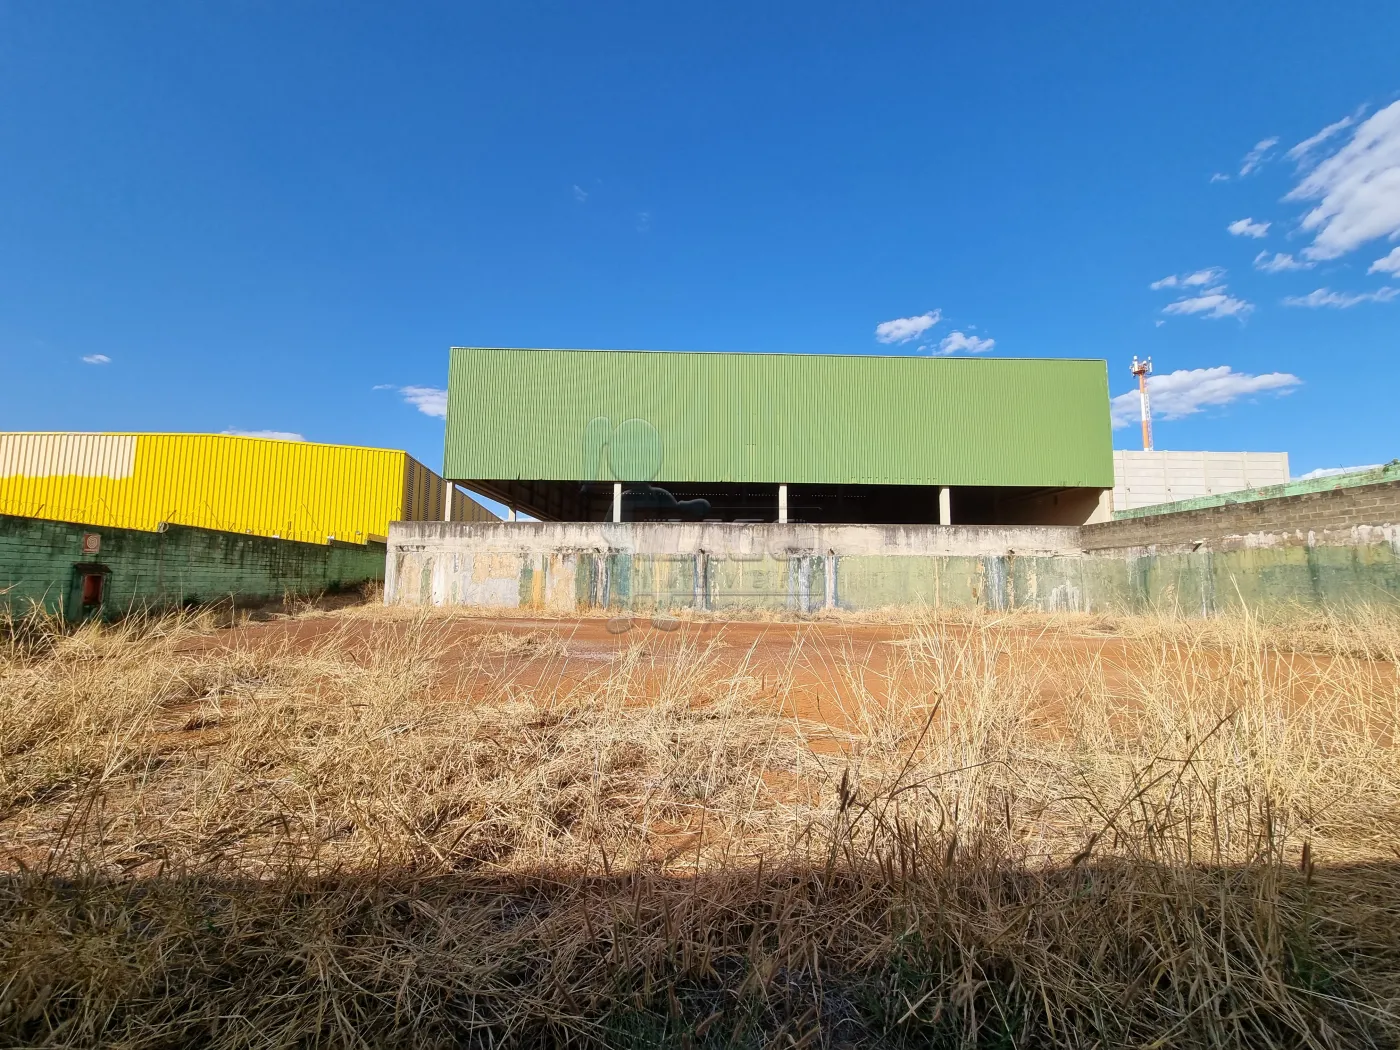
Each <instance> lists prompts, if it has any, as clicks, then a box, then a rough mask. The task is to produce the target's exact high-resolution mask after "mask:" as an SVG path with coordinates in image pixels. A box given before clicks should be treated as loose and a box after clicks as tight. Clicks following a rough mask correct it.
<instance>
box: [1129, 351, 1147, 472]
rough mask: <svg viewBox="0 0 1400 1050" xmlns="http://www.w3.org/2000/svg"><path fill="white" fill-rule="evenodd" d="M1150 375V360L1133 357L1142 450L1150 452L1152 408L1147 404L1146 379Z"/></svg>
mask: <svg viewBox="0 0 1400 1050" xmlns="http://www.w3.org/2000/svg"><path fill="white" fill-rule="evenodd" d="M1151 374H1152V358H1150V357H1147V358H1144V359H1143V360H1141V361H1139V360H1138V359H1137V355H1136V354H1134V355H1133V375H1135V376H1137V377H1138V397H1140V398H1141V399H1142V450H1143V451H1144V452H1151V451H1152V408H1151V406H1150V405H1149V404H1148V403H1147V377H1148V376H1150V375H1151Z"/></svg>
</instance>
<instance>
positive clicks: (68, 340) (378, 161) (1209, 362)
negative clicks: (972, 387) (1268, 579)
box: [0, 2, 1400, 474]
mask: <svg viewBox="0 0 1400 1050" xmlns="http://www.w3.org/2000/svg"><path fill="white" fill-rule="evenodd" d="M1397 54H1400V5H1396V4H1395V3H1393V2H1386V3H1370V2H1357V3H1348V4H1340V5H1330V4H1329V5H1323V4H1293V3H1270V4H1262V3H1260V4H1250V5H1216V4H1210V5H1206V4H1185V3H1183V4H1176V5H1166V6H1161V5H1159V6H1158V7H1155V8H1151V9H1149V8H1147V7H1144V6H1142V5H1129V4H1109V3H1103V4H1093V5H1077V6H1068V7H1066V6H1061V5H1045V4H1028V3H1027V4H977V5H948V4H942V5H879V4H873V5H855V4H839V5H826V4H821V3H812V2H808V3H802V4H797V3H772V4H762V5H755V4H752V3H742V4H741V3H709V4H703V5H685V6H684V7H682V6H681V5H675V4H641V3H634V4H591V5H584V4H572V3H570V4H565V3H558V4H531V3H512V4H492V5H484V4H483V5H468V4H462V3H458V4H444V5H432V4H414V5H387V4H384V5H378V6H375V5H368V4H340V3H337V4H331V3H314V2H294V3H280V2H279V3H271V2H267V3H258V2H240V3H224V4H216V3H198V4H196V3H190V4H173V3H164V4H142V3H136V2H126V3H121V4H96V3H93V4H80V3H60V2H55V3H44V4H18V3H9V2H0V380H2V381H0V429H5V430H13V429H81V430H99V429H106V430H175V431H182V430H198V431H223V430H246V431H261V430H267V431H280V432H290V433H297V434H301V435H304V436H305V437H306V438H307V439H310V440H321V441H337V442H346V443H354V444H369V445H379V446H389V447H402V448H407V449H408V450H409V451H411V452H412V453H414V454H415V455H416V456H418V457H419V458H421V459H422V460H424V461H425V462H426V463H428V464H429V465H430V466H433V467H435V468H436V467H439V466H440V465H441V462H442V445H441V440H442V439H441V434H442V424H441V420H440V419H439V418H436V417H435V416H433V415H431V414H428V413H430V412H433V411H436V410H438V409H439V408H440V404H441V399H440V398H439V397H436V396H435V395H434V393H433V392H434V391H435V390H437V389H439V388H441V387H442V386H443V385H444V382H445V379H446V370H447V349H448V347H450V346H452V345H454V344H457V345H461V344H475V345H506V346H552V347H561V346H563V347H624V348H651V349H711V350H763V351H782V352H821V353H928V354H932V353H940V352H945V351H946V352H956V353H964V354H965V353H985V354H992V355H1007V356H1029V357H1043V356H1048V357H1054V356H1077V357H1102V358H1106V359H1107V360H1108V362H1109V369H1110V378H1111V385H1112V390H1113V393H1115V394H1121V393H1123V392H1125V391H1129V390H1131V389H1132V387H1133V379H1132V377H1131V376H1130V375H1129V374H1128V364H1129V361H1130V360H1131V358H1132V357H1133V355H1134V354H1138V355H1151V356H1152V357H1153V359H1154V362H1155V364H1156V367H1157V371H1158V379H1157V384H1158V386H1157V387H1156V388H1155V390H1156V394H1157V397H1156V401H1157V405H1158V407H1159V414H1158V422H1157V445H1158V447H1162V448H1182V449H1186V448H1195V449H1200V448H1204V449H1249V450H1264V451H1272V450H1283V451H1287V452H1288V453H1290V455H1291V458H1292V466H1293V470H1294V473H1295V474H1298V473H1303V472H1305V471H1308V470H1312V469H1315V468H1319V467H1330V466H1340V465H1353V464H1363V463H1375V462H1380V461H1383V460H1387V459H1390V458H1391V457H1394V456H1396V455H1400V440H1398V439H1397V436H1398V435H1400V429H1398V428H1397V427H1396V423H1395V419H1396V412H1395V401H1396V393H1397V387H1398V386H1400V384H1397V381H1396V365H1395V363H1394V357H1395V351H1396V349H1397V344H1398V343H1400V339H1398V338H1397V337H1398V336H1400V293H1396V292H1394V291H1392V290H1391V289H1396V288H1400V241H1397V240H1396V235H1397V232H1400V103H1397V99H1400V63H1397V61H1396V55H1397ZM1344 121H1345V122H1346V123H1342V122H1344ZM1329 127H1332V131H1331V132H1330V133H1329V134H1328V135H1327V136H1326V137H1325V138H1324V139H1322V140H1321V141H1318V142H1316V143H1314V144H1313V145H1312V146H1311V147H1309V148H1308V149H1306V150H1304V151H1301V152H1299V151H1297V150H1295V147H1297V146H1299V144H1301V143H1304V142H1306V141H1307V140H1309V139H1310V138H1313V137H1314V136H1316V135H1318V134H1319V133H1320V132H1322V131H1323V130H1324V129H1326V128H1329ZM1290 151H1294V152H1293V155H1292V156H1290ZM1232 224H1235V225H1234V232H1231V230H1230V227H1231V226H1232ZM1392 253H1394V254H1392ZM1387 257H1389V261H1384V260H1386V259H1387ZM1378 260H1381V262H1378ZM1154 285H1155V286H1156V287H1154ZM880 326H884V327H880ZM405 391H407V392H405ZM1125 406H1126V407H1125ZM1119 411H1120V412H1121V413H1122V414H1123V415H1124V418H1125V419H1126V418H1127V417H1128V416H1131V415H1132V414H1133V410H1132V406H1131V405H1127V404H1126V403H1124V404H1123V405H1120V408H1119ZM1169 416H1177V417H1178V418H1175V419H1172V418H1166V417H1169ZM1115 439H1116V442H1117V444H1118V446H1119V447H1124V448H1132V447H1136V444H1137V442H1138V440H1139V438H1138V433H1137V430H1136V428H1135V427H1133V426H1127V427H1124V428H1122V429H1119V430H1117V431H1115Z"/></svg>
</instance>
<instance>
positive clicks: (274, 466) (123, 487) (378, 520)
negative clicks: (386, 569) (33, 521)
mask: <svg viewBox="0 0 1400 1050" xmlns="http://www.w3.org/2000/svg"><path fill="white" fill-rule="evenodd" d="M434 485H436V489H435V491H436V493H437V498H436V501H434V500H433V499H432V498H431V493H432V491H434V490H433V486H434ZM442 485H443V482H442V479H441V478H439V477H437V475H436V474H434V473H433V472H432V471H430V470H428V469H427V468H426V467H424V466H423V465H422V464H420V463H417V462H416V461H414V460H412V459H411V457H409V456H408V455H407V453H404V452H397V451H393V450H388V449H370V448H356V447H353V446H348V445H320V444H313V443H311V442H300V441H274V440H268V439H265V438H247V437H233V436H228V435H223V434H59V433H54V434H0V513H5V514H21V515H27V516H31V517H41V518H56V519H59V520H63V521H76V522H82V523H85V524H91V525H109V526H114V527H119V528H133V529H148V530H153V529H156V528H158V527H159V525H160V523H161V522H170V523H173V524H181V525H195V526H199V527H202V528H211V529H224V530H228V531H232V532H247V533H253V534H255V535H260V536H280V537H282V538H284V539H296V540H309V541H312V542H317V543H324V542H325V541H326V540H327V539H329V538H334V539H338V540H346V541H349V542H352V543H355V542H364V541H365V540H367V539H370V538H382V537H384V536H387V535H388V532H389V522H391V521H398V520H410V521H423V520H427V521H434V520H441V518H442V516H443V498H444V493H443V488H442ZM410 496H411V498H410ZM483 510H484V508H483ZM464 516H465V511H464Z"/></svg>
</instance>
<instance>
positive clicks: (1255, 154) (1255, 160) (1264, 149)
mask: <svg viewBox="0 0 1400 1050" xmlns="http://www.w3.org/2000/svg"><path fill="white" fill-rule="evenodd" d="M1277 145H1278V136H1277V135H1274V136H1271V137H1270V138H1267V139H1261V140H1260V141H1259V142H1256V143H1255V144H1254V148H1253V149H1252V150H1250V151H1249V152H1248V153H1246V154H1245V155H1244V160H1242V161H1241V162H1240V174H1241V175H1248V174H1249V173H1250V172H1251V171H1258V170H1259V168H1260V167H1262V166H1263V165H1264V164H1266V163H1268V160H1269V158H1268V157H1267V156H1265V154H1266V153H1268V152H1269V150H1271V149H1273V148H1274V147H1275V146H1277Z"/></svg>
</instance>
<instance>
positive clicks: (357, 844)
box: [0, 610, 1400, 1047]
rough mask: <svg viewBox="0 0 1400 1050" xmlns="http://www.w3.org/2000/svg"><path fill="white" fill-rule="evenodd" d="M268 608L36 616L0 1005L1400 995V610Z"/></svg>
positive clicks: (1357, 1004) (1202, 1022)
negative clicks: (811, 690)
mask: <svg viewBox="0 0 1400 1050" xmlns="http://www.w3.org/2000/svg"><path fill="white" fill-rule="evenodd" d="M283 626H284V627H285V628H286V629H279V630H277V631H272V630H271V628H270V627H261V628H255V629H250V628H246V627H245V628H241V629H238V630H233V631H217V630H214V629H213V627H212V624H209V623H204V622H201V621H200V620H198V619H197V618H195V617H191V616H184V617H175V618H172V619H169V620H164V621H146V622H140V623H138V622H132V623H129V624H125V625H118V626H101V625H96V624H92V625H86V626H84V627H82V628H80V629H78V630H76V631H74V632H72V633H63V632H62V631H61V630H60V629H59V628H58V626H57V625H53V624H49V625H43V624H31V625H28V626H23V625H17V624H11V625H9V627H8V630H7V631H6V633H5V637H6V639H7V641H6V642H5V648H4V650H3V653H0V695H3V698H4V699H3V704H2V705H0V811H3V813H4V820H3V822H2V823H0V851H3V854H4V856H5V858H6V860H5V866H6V874H5V875H4V877H3V880H0V966H2V967H3V977H2V978H0V1043H4V1044H6V1045H64V1046H98V1045H122V1046H128V1047H154V1046H176V1045H193V1044H199V1045H209V1046H221V1047H235V1046H238V1047H241V1046H253V1045H257V1046H294V1045H307V1044H312V1043H324V1044H334V1045H357V1046H370V1045H403V1044H410V1045H425V1046H447V1045H466V1046H483V1047H485V1046H493V1047H494V1046H503V1045H541V1044H545V1045H580V1046H584V1045H598V1046H657V1045H665V1046H677V1047H681V1046H686V1047H721V1046H724V1047H737V1046H753V1047H759V1046H774V1045H784V1046H788V1045H798V1046H818V1045H831V1046H837V1045H849V1046H856V1045H862V1046H864V1045H887V1046H908V1047H915V1046H944V1045H947V1046H961V1045H974V1044H975V1045H979V1046H1043V1045H1070V1046H1086V1047H1087V1046H1105V1045H1174V1046H1201V1047H1205V1046H1211V1047H1216V1046H1260V1047H1264V1046H1278V1045H1298V1046H1338V1047H1341V1046H1355V1045H1394V1043H1395V1041H1396V1039H1397V1037H1400V1019H1397V1016H1396V1010H1397V1004H1400V889H1397V887H1400V867H1398V865H1400V856H1398V855H1397V851H1396V850H1395V848H1394V843H1395V842H1396V841H1397V832H1400V761H1397V757H1398V756H1397V752H1396V750H1395V746H1394V742H1395V740H1394V738H1395V732H1396V726H1397V719H1400V678H1398V677H1397V663H1396V655H1397V648H1396V638H1397V637H1400V631H1397V625H1396V619H1395V618H1394V617H1393V616H1392V615H1391V614H1390V613H1388V612H1386V611H1384V610H1380V611H1373V612H1371V613H1369V614H1367V616H1365V617H1363V618H1362V619H1355V618H1352V619H1347V618H1343V617H1331V618H1329V617H1316V616H1314V617H1312V618H1306V617H1301V618H1300V617H1295V618H1293V619H1290V620H1278V621H1274V622H1263V621H1261V620H1260V619H1258V618H1256V617H1237V618H1234V619H1219V620H1214V621H1196V622H1188V621H1174V620H1162V619H1146V618H1132V617H1114V618H1112V620H1107V619H1105V618H1102V617H1099V618H1091V617H1065V616H1058V617H1031V616H1022V615H1003V616H997V617H991V616H973V615H969V614H965V613H960V614H958V615H957V616H956V617H953V616H944V615H941V614H938V613H933V612H929V613H925V614H921V615H919V616H914V617H910V618H909V619H908V621H907V622H904V623H886V624H885V626H886V627H887V629H888V631H889V638H888V640H887V642H886V643H882V644H887V645H888V646H889V650H888V653H889V657H888V659H886V660H883V662H879V663H877V662H874V661H871V660H870V659H868V658H867V656H866V655H865V653H864V651H863V650H861V649H859V648H858V647H857V646H855V645H854V644H853V643H852V642H850V640H849V639H848V638H847V637H845V636H844V635H843V631H845V629H846V627H847V626H849V625H848V624H846V623H845V622H844V621H843V622H835V621H833V622H832V623H823V624H813V625H808V626H806V627H803V628H801V629H799V631H798V633H797V635H796V640H795V641H794V643H793V645H792V647H791V649H790V651H788V652H787V653H786V654H784V655H783V656H782V658H781V659H779V660H777V661H776V662H774V660H772V659H771V658H770V657H769V656H765V655H764V654H762V653H760V652H758V651H757V649H745V648H744V647H742V646H736V645H734V644H732V643H729V642H727V641H726V640H725V638H724V634H723V629H722V627H721V628H720V630H719V631H718V633H713V632H710V633H707V632H703V631H700V630H699V629H698V626H699V625H697V624H693V623H688V622H681V623H679V624H678V625H677V628H676V629H675V630H674V631H668V632H667V633H666V635H665V636H664V637H661V636H659V635H658V636H651V635H646V636H639V637H637V638H632V637H623V638H620V639H615V640H614V641H612V642H610V643H609V645H610V646H611V648H608V649H606V650H605V651H599V650H598V649H597V647H596V646H595V647H594V648H593V649H592V650H589V651H585V649H586V648H587V647H585V646H583V645H582V644H581V643H580V642H579V641H578V639H577V638H576V637H575V636H574V635H572V634H571V633H570V630H569V628H568V627H567V625H566V624H564V623H563V622H562V621H561V622H560V623H559V626H558V628H557V629H549V630H543V629H540V628H538V627H537V626H531V625H527V626H525V627H524V628H511V627H509V626H506V625H501V624H493V625H489V626H487V625H482V624H480V623H478V622H477V621H475V620H472V619H464V618H460V617H449V616H433V615H427V614H418V615H416V616H413V617H408V616H405V615H401V614H400V615H392V616H377V615H376V616H369V615H365V614H362V613H359V612H352V613H348V614H335V613H331V614H322V615H319V616H317V617H311V618H307V617H300V618H295V619H294V620H289V621H286V622H285V623H284V625H283ZM313 628H314V629H313ZM1109 643H1111V648H1105V646H1106V645H1108V644H1109ZM815 680H819V681H820V682H822V683H825V685H824V686H823V689H824V690H825V691H824V692H823V693H822V694H821V695H820V696H819V697H817V699H816V700H815V701H813V702H808V701H805V700H804V701H803V703H802V704H799V702H798V701H799V700H800V699H801V698H800V697H799V696H798V695H797V693H798V691H799V684H798V683H799V682H810V681H815ZM801 688H803V689H805V688H806V687H805V686H803V687H801ZM803 704H806V706H803ZM813 704H815V707H814V706H813ZM814 710H815V711H816V712H817V713H816V714H813V711H814Z"/></svg>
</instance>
